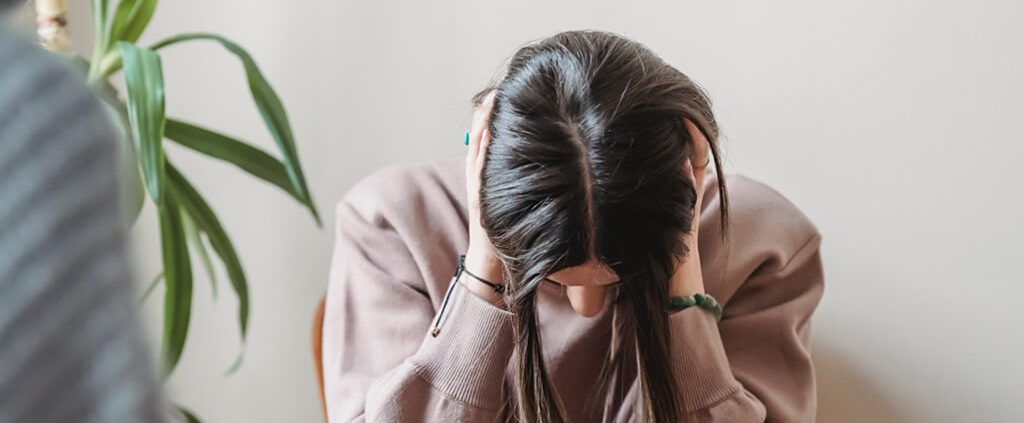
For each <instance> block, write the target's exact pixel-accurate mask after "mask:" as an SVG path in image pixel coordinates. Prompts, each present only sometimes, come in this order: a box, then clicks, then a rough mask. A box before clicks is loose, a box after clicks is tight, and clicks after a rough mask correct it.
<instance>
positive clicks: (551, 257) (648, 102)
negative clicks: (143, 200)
mask: <svg viewBox="0 0 1024 423" xmlns="http://www.w3.org/2000/svg"><path fill="white" fill-rule="evenodd" d="M491 91H496V93H495V99H494V108H493V111H492V114H491V116H490V133H491V137H492V140H491V143H490V148H489V150H488V151H487V156H486V159H485V160H486V162H485V166H484V170H483V175H482V181H481V220H482V225H483V227H484V229H485V230H486V231H487V234H488V236H489V237H490V238H491V241H492V243H493V244H494V246H495V249H496V250H497V252H498V254H499V256H500V257H501V259H502V261H503V262H504V263H505V267H506V272H507V275H506V276H507V281H508V282H509V289H508V290H507V293H506V303H507V304H508V306H509V309H510V310H511V311H512V312H513V313H514V316H515V319H514V320H515V324H514V336H515V338H516V353H515V358H514V360H515V369H516V371H515V375H516V380H514V386H515V403H516V411H515V414H516V415H517V418H518V420H519V421H525V422H537V421H541V422H560V421H565V420H566V416H565V412H564V409H563V407H562V405H561V403H560V401H559V399H558V395H557V393H556V392H554V391H553V389H552V387H551V385H550V383H549V381H548V379H547V374H546V371H545V368H544V363H543V360H542V357H541V349H540V345H541V343H540V337H539V336H540V335H539V331H538V327H537V315H536V310H535V301H534V297H535V295H534V293H535V288H536V287H537V285H538V284H539V283H541V281H542V280H543V278H544V277H546V276H547V275H549V274H551V273H554V272H555V271H557V270H559V269H562V268H565V267H570V266H575V265H579V264H582V263H584V262H587V261H588V260H589V259H590V258H595V259H597V260H599V261H601V262H603V263H605V264H607V265H608V266H609V267H611V268H612V269H613V270H614V271H615V272H616V273H617V274H618V275H619V277H620V279H621V280H622V281H623V284H622V288H621V289H622V296H623V299H624V300H625V302H626V303H627V305H628V309H629V310H630V312H629V316H628V318H627V319H626V321H627V324H626V328H627V329H626V330H627V333H631V334H634V339H635V345H636V354H637V359H638V365H639V377H640V382H641V388H642V389H641V393H642V397H643V404H642V405H641V410H642V414H643V416H644V419H645V420H646V421H650V422H671V421H676V420H677V419H678V418H679V417H680V416H682V415H683V410H685V405H684V404H682V401H683V400H682V397H681V396H680V395H679V387H678V386H677V385H676V379H675V378H674V377H673V374H672V371H671V365H670V360H672V356H671V351H670V349H669V346H670V343H669V327H668V315H667V313H666V311H665V304H666V302H667V297H668V283H669V279H670V277H671V275H672V273H673V271H674V270H675V263H676V260H677V258H681V257H684V256H685V255H686V254H687V251H686V246H685V245H684V244H683V236H684V234H686V233H688V232H689V230H690V225H691V223H692V220H693V219H694V218H695V216H694V214H693V212H692V209H693V207H694V204H695V201H696V189H695V187H694V186H693V183H692V182H691V180H690V178H689V177H688V176H687V175H686V173H685V172H684V170H683V169H684V168H683V163H684V161H685V160H686V159H687V158H692V157H693V154H694V153H693V152H694V146H693V140H691V138H690V136H689V134H688V132H687V130H686V127H685V124H684V119H689V120H690V121H692V122H693V123H694V125H696V127H697V128H698V129H699V130H700V131H701V132H702V133H703V134H704V136H705V137H706V138H707V139H708V141H709V142H710V146H709V149H708V150H709V151H710V153H711V157H712V158H713V159H714V162H715V170H716V172H718V176H719V177H718V189H719V191H720V195H721V211H722V214H723V216H722V223H723V228H722V234H723V235H724V234H725V233H726V229H727V228H726V227H725V226H724V225H725V222H727V218H726V216H727V213H728V201H727V196H726V187H725V184H724V179H723V178H722V177H721V176H722V175H721V172H722V170H721V169H722V167H721V161H720V158H719V151H718V144H717V139H718V128H717V125H716V123H715V119H714V117H713V115H712V112H711V103H710V101H709V100H708V97H707V96H706V95H705V94H704V92H703V91H702V90H701V89H700V88H699V87H698V86H697V85H696V84H694V83H693V82H692V81H691V80H690V79H689V78H688V77H687V76H686V75H684V74H683V73H682V72H680V71H678V70H677V69H675V68H673V67H672V66H669V65H668V64H667V63H665V62H664V61H663V60H661V58H659V57H658V56H657V55H655V54H654V53H653V52H652V51H650V50H649V49H647V48H646V47H645V46H643V45H641V44H640V43H637V42H635V41H631V40H629V39H626V38H624V37H621V36H618V35H616V34H612V33H608V32H600V31H569V32H562V33H559V34H556V35H554V36H551V37H548V38H545V39H542V40H540V41H537V42H534V43H532V44H529V45H527V46H525V47H523V48H521V49H520V50H519V51H517V52H516V53H515V54H514V55H513V56H512V58H511V60H510V62H509V63H508V66H507V69H506V71H505V73H504V75H502V77H501V78H500V80H499V81H498V82H497V83H495V84H493V85H492V86H490V87H488V88H486V89H484V90H483V91H481V92H480V93H478V94H477V95H476V96H475V97H474V102H475V103H479V102H480V101H481V100H482V99H483V98H484V97H485V96H486V95H487V94H488V93H490V92H491ZM702 164H703V163H694V166H700V165H702ZM619 339H620V340H621V342H620V345H618V346H613V348H612V350H611V351H612V353H611V357H609V358H608V361H607V362H606V363H619V362H621V357H622V354H624V353H625V352H626V351H625V342H626V341H625V339H626V337H619ZM607 372H608V367H607V364H606V367H605V369H604V371H603V373H605V374H607Z"/></svg>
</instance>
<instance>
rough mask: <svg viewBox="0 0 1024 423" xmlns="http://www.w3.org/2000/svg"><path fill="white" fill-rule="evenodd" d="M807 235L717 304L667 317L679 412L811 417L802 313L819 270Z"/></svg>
mask: <svg viewBox="0 0 1024 423" xmlns="http://www.w3.org/2000/svg"><path fill="white" fill-rule="evenodd" d="M819 244H820V236H819V235H817V234H814V236H812V238H811V239H810V240H807V241H806V242H805V243H804V244H803V245H802V246H801V247H800V248H799V249H798V250H797V251H796V252H795V253H793V254H792V255H790V256H789V259H788V261H787V262H784V263H777V264H774V265H773V264H772V263H770V262H769V263H764V264H763V265H762V266H759V268H758V269H759V270H758V271H756V272H754V273H753V274H752V275H751V276H750V277H749V278H748V279H747V280H746V281H745V282H744V283H743V284H742V285H741V287H740V288H739V290H738V291H737V292H736V293H735V294H734V295H733V296H732V297H731V300H730V302H729V303H728V304H726V305H725V306H724V314H723V317H722V320H721V321H720V322H716V321H715V318H714V315H713V314H712V313H710V312H708V311H707V310H704V309H701V308H698V307H689V308H687V309H684V310H682V311H679V312H676V313H674V314H673V315H672V316H670V327H671V331H672V343H673V344H672V348H673V355H675V356H676V357H679V359H678V360H676V361H674V362H673V367H674V371H675V374H676V376H677V377H679V379H680V381H679V385H680V388H681V389H682V390H683V392H682V394H683V398H684V401H685V404H686V408H687V413H688V415H689V416H690V418H691V419H693V421H698V422H719V421H721V422H725V421H728V422H763V421H780V422H810V421H814V419H815V412H816V406H815V404H816V398H815V383H814V368H813V367H812V363H811V355H810V318H811V314H812V313H813V312H814V310H815V308H816V307H817V304H818V302H819V300H820V298H821V296H822V293H823V284H824V274H823V271H822V265H821V257H820V254H819V251H818V247H819Z"/></svg>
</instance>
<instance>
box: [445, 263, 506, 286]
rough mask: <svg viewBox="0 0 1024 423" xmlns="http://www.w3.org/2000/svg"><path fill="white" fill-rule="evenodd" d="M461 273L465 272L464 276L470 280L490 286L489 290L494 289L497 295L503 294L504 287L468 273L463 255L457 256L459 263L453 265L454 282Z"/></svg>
mask: <svg viewBox="0 0 1024 423" xmlns="http://www.w3.org/2000/svg"><path fill="white" fill-rule="evenodd" d="M462 272H466V274H467V275H469V276H470V277H471V278H473V279H476V280H478V281H480V282H482V283H484V284H487V286H490V287H491V288H493V289H494V291H495V292H497V293H499V294H502V293H504V292H505V285H502V284H497V283H494V282H491V281H489V280H487V279H484V278H481V277H479V276H477V275H474V274H473V272H470V271H469V269H467V268H466V255H465V254H462V255H459V262H458V263H457V264H456V265H455V280H459V276H460V275H462Z"/></svg>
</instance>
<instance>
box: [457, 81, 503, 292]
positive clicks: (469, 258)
mask: <svg viewBox="0 0 1024 423" xmlns="http://www.w3.org/2000/svg"><path fill="white" fill-rule="evenodd" d="M493 107H494V92H493V91H492V92H491V93H490V94H488V95H487V97H485V98H484V100H483V101H482V102H481V103H480V105H478V106H477V108H476V110H475V111H474V112H473V126H472V128H471V129H470V131H469V149H468V151H467V152H466V200H467V201H466V203H467V207H468V208H469V248H468V249H467V250H466V262H465V265H466V269H468V270H469V271H470V272H473V274H474V275H477V276H480V277H482V278H484V279H487V280H488V281H490V282H493V283H497V284H502V285H504V284H505V268H504V265H503V264H502V262H501V259H499V258H498V255H497V253H496V252H495V250H494V246H493V245H492V244H491V240H490V238H488V236H487V232H486V231H484V228H483V226H482V225H481V223H480V175H481V172H482V171H483V167H484V166H483V165H484V160H485V158H486V152H487V147H488V146H489V145H490V141H491V136H490V135H491V134H490V130H488V129H487V127H488V119H489V118H490V116H491V109H492V108H493ZM461 279H462V283H463V284H464V285H465V286H466V287H468V288H469V289H470V290H471V291H473V292H474V293H475V294H477V295H478V296H480V297H481V298H484V299H485V300H487V301H489V302H491V303H492V304H496V305H497V304H501V303H502V301H503V299H502V295H501V294H499V293H498V292H496V291H495V290H494V288H492V287H490V286H488V285H486V284H483V283H480V282H479V281H477V280H476V279H473V278H471V277H469V275H466V274H465V273H463V277H462V278H461Z"/></svg>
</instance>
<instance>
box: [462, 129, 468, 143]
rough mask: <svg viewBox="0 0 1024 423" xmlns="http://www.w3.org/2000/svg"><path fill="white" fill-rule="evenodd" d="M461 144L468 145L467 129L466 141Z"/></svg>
mask: <svg viewBox="0 0 1024 423" xmlns="http://www.w3.org/2000/svg"><path fill="white" fill-rule="evenodd" d="M463 144H465V145H469V131H466V141H465V142H463Z"/></svg>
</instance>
